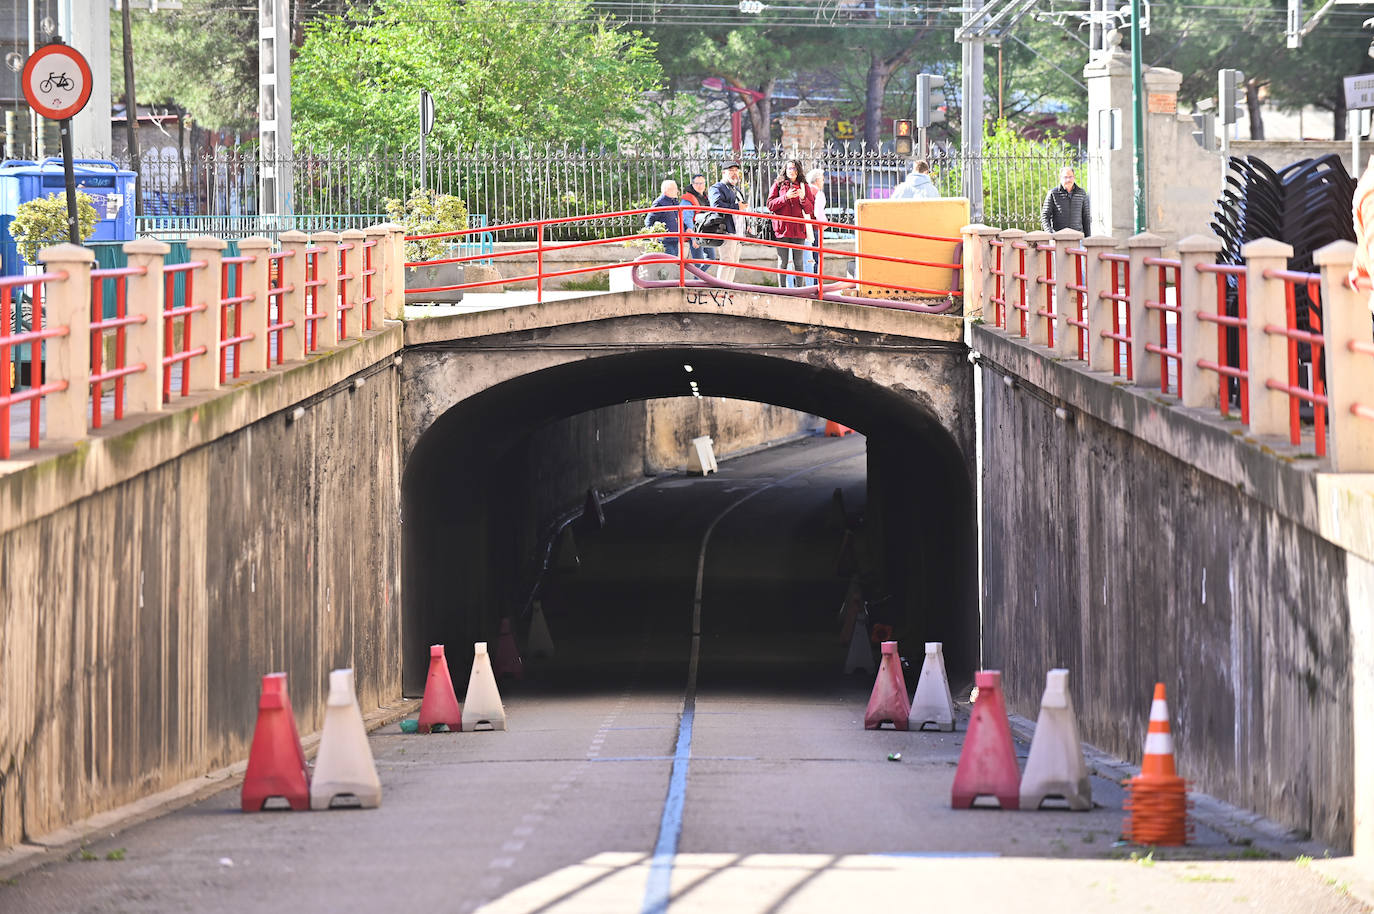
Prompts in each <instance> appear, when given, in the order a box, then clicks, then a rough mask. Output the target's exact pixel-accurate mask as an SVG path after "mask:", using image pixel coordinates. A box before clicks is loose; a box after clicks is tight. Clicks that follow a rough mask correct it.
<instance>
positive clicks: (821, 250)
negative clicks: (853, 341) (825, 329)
mask: <svg viewBox="0 0 1374 914" xmlns="http://www.w3.org/2000/svg"><path fill="white" fill-rule="evenodd" d="M824 221H825V216H824V215H822V216H821V219H820V220H819V221H818V222H817V223H816V300H817V301H820V300H822V299H824V298H825V226H824V225H822V224H821V223H822V222H824ZM964 257H965V258H967V257H968V245H967V244H966V245H964ZM802 262H803V263H805V262H806V259H805V258H802ZM965 295H967V293H965ZM966 300H967V299H966Z"/></svg>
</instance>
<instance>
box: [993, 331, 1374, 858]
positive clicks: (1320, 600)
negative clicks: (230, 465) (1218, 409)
mask: <svg viewBox="0 0 1374 914" xmlns="http://www.w3.org/2000/svg"><path fill="white" fill-rule="evenodd" d="M973 345H974V348H975V349H977V350H979V351H980V352H981V353H982V354H983V357H984V358H983V365H984V366H985V370H984V372H983V383H982V391H983V392H982V403H983V406H982V408H983V426H982V429H983V431H982V445H983V466H982V486H983V507H982V521H983V563H984V590H983V594H982V605H983V636H984V663H985V665H986V666H987V667H989V668H994V669H998V668H1000V669H1001V670H1003V674H1004V681H1005V683H1006V687H1007V696H1008V701H1009V704H1010V706H1011V707H1012V708H1013V709H1015V710H1016V711H1017V712H1019V713H1021V714H1024V715H1026V716H1028V717H1034V716H1035V714H1036V709H1037V708H1038V704H1039V699H1040V695H1041V691H1042V689H1043V687H1044V677H1045V672H1046V670H1048V669H1050V668H1052V667H1055V666H1065V667H1068V668H1069V669H1070V670H1071V671H1072V680H1071V681H1072V683H1073V689H1074V692H1075V702H1076V704H1077V706H1078V712H1079V715H1080V722H1081V726H1082V731H1083V738H1084V739H1085V740H1087V741H1089V742H1092V743H1094V744H1096V745H1098V746H1100V747H1101V748H1103V749H1105V750H1107V751H1108V752H1111V753H1114V754H1116V755H1119V756H1121V757H1123V758H1127V759H1130V760H1133V761H1136V762H1139V760H1140V757H1141V751H1142V746H1143V743H1144V737H1145V728H1146V723H1147V719H1148V712H1149V706H1150V694H1151V689H1152V687H1153V685H1154V683H1155V682H1156V681H1157V680H1158V681H1163V682H1164V683H1165V684H1166V685H1167V687H1168V689H1169V698H1170V711H1171V713H1172V718H1173V732H1174V737H1175V746H1176V751H1177V759H1178V766H1179V770H1180V773H1181V774H1182V775H1183V776H1184V777H1186V778H1188V779H1189V780H1191V781H1192V782H1193V783H1194V784H1195V786H1196V787H1197V788H1198V789H1200V790H1203V791H1205V792H1207V793H1210V794H1213V795H1215V796H1218V797H1221V798H1223V799H1225V800H1228V801H1230V802H1232V803H1236V804H1238V805H1241V806H1243V807H1246V808H1250V809H1254V810H1257V811H1259V812H1260V813H1262V814H1264V815H1266V816H1268V817H1270V818H1273V819H1275V820H1277V821H1280V822H1283V823H1286V824H1289V825H1291V826H1293V827H1294V828H1296V829H1299V830H1301V831H1306V832H1309V833H1310V834H1311V835H1312V836H1313V837H1315V838H1318V839H1320V840H1322V841H1324V842H1328V843H1330V844H1333V845H1335V846H1337V847H1346V848H1348V847H1349V846H1350V845H1351V840H1352V831H1353V827H1354V824H1353V820H1354V812H1355V810H1354V808H1353V807H1354V801H1353V800H1352V797H1353V796H1354V794H1355V783H1354V780H1355V779H1354V770H1355V765H1354V738H1353V736H1352V728H1353V727H1354V726H1355V720H1354V716H1353V714H1352V701H1353V700H1354V698H1355V697H1356V694H1357V690H1356V688H1355V678H1356V676H1357V673H1355V672H1352V670H1354V668H1355V667H1356V666H1357V664H1356V663H1355V661H1356V659H1357V658H1356V657H1355V656H1354V655H1353V653H1352V651H1353V646H1352V638H1351V626H1352V612H1353V611H1355V610H1359V611H1360V612H1363V613H1366V614H1367V612H1368V608H1367V607H1364V608H1361V607H1358V606H1357V605H1356V604H1355V603H1354V602H1353V601H1354V600H1356V599H1358V597H1357V595H1358V594H1361V593H1365V592H1367V586H1368V585H1367V583H1366V584H1364V585H1361V584H1360V583H1359V582H1360V580H1363V579H1362V578H1360V575H1361V573H1362V572H1361V569H1367V568H1368V564H1367V558H1368V556H1364V557H1360V555H1359V553H1360V552H1363V551H1364V550H1365V549H1366V548H1367V547H1368V541H1367V534H1368V531H1365V532H1364V533H1363V534H1361V533H1359V532H1358V531H1353V530H1350V529H1348V528H1347V529H1345V530H1344V531H1340V530H1336V529H1335V528H1334V527H1333V525H1332V522H1331V519H1332V511H1331V510H1330V506H1331V505H1333V504H1336V503H1338V502H1340V501H1341V500H1342V499H1349V498H1363V499H1364V500H1366V501H1367V500H1368V499H1369V497H1370V496H1369V494H1368V493H1365V494H1363V495H1361V494H1359V493H1357V492H1353V491H1344V492H1337V493H1333V491H1332V490H1333V487H1334V488H1336V489H1339V488H1340V487H1342V486H1343V485H1344V484H1345V483H1344V481H1343V480H1342V477H1331V476H1327V475H1325V474H1322V473H1320V472H1318V469H1319V465H1318V463H1317V461H1315V460H1312V459H1307V460H1303V459H1301V458H1300V457H1297V456H1289V455H1287V454H1284V453H1282V452H1281V453H1279V454H1278V455H1277V459H1276V453H1275V450H1274V449H1272V448H1271V447H1269V446H1267V445H1265V444H1263V443H1259V442H1250V441H1247V440H1246V439H1245V438H1244V437H1242V435H1241V431H1242V430H1241V429H1240V428H1238V426H1237V423H1235V422H1231V423H1226V422H1222V421H1221V420H1220V419H1211V418H1208V417H1206V416H1204V415H1202V414H1200V413H1190V412H1185V411H1183V410H1180V409H1177V408H1173V407H1169V406H1167V405H1162V404H1161V403H1160V402H1157V401H1156V399H1155V397H1154V395H1152V394H1151V393H1150V392H1149V391H1147V390H1141V389H1139V388H1133V387H1130V386H1128V385H1124V384H1113V383H1111V382H1112V381H1113V379H1112V378H1111V377H1108V376H1102V375H1097V374H1094V373H1092V372H1088V371H1086V370H1084V369H1082V368H1080V367H1078V366H1077V365H1073V364H1068V363H1061V362H1057V361H1055V360H1053V359H1051V358H1048V357H1046V356H1045V355H1044V354H1042V353H1041V352H1039V351H1035V350H1032V349H1031V348H1030V347H1027V346H1024V345H1020V344H1017V343H1012V342H1010V341H1008V340H1007V338H1006V337H1005V336H1004V335H1003V334H1002V333H1001V332H1000V331H996V330H991V329H988V328H986V327H976V328H974V332H973ZM1003 375H1011V376H1014V377H1016V378H1018V379H1019V380H1018V381H1017V384H1016V386H1014V387H1013V386H1007V385H1005V384H1003V383H1001V379H1002V376H1003ZM1056 407H1063V408H1065V409H1067V410H1068V413H1069V419H1068V421H1065V420H1062V419H1060V418H1058V417H1057V416H1056V414H1055V409H1056ZM1356 482H1358V480H1356ZM1353 507H1354V506H1353V505H1350V504H1349V502H1347V508H1353ZM1336 513H1341V512H1336ZM1343 513H1344V516H1345V518H1346V520H1345V523H1349V518H1350V517H1351V516H1355V517H1358V516H1360V512H1359V511H1358V510H1346V511H1345V512H1343ZM1364 516H1365V517H1369V516H1370V514H1369V513H1368V512H1365V513H1364ZM1357 618H1360V617H1358V616H1357ZM1361 624H1363V625H1367V621H1366V622H1364V623H1361ZM1364 666H1365V667H1367V666H1368V661H1367V659H1366V660H1365V661H1364ZM1364 701H1365V703H1366V704H1367V703H1368V697H1367V695H1366V697H1365V698H1364Z"/></svg>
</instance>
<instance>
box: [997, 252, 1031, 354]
mask: <svg viewBox="0 0 1374 914" xmlns="http://www.w3.org/2000/svg"><path fill="white" fill-rule="evenodd" d="M1001 237H1002V301H1003V302H1004V303H1005V305H1004V306H1003V308H1002V324H1001V326H1002V328H1003V329H1004V330H1006V331H1007V335H1008V336H1025V335H1026V334H1025V328H1024V327H1023V326H1022V321H1023V320H1024V313H1023V312H1021V311H1018V310H1017V307H1018V306H1019V305H1020V304H1021V296H1022V295H1024V294H1025V292H1026V284H1025V282H1024V281H1023V280H1022V279H1020V278H1019V276H1020V275H1024V273H1025V271H1024V270H1022V269H1021V258H1022V255H1023V254H1024V253H1025V252H1024V251H1022V250H1021V249H1020V248H1019V247H1017V245H1021V244H1024V243H1025V240H1026V233H1025V232H1023V231H1021V230H1020V229H1003V230H1002V235H1001Z"/></svg>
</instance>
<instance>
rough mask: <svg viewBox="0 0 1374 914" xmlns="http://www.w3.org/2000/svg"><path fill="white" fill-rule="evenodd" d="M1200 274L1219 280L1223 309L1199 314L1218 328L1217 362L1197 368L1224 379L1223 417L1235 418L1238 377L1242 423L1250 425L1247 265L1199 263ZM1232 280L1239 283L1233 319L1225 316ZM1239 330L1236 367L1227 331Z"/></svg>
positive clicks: (1219, 300) (1220, 400)
mask: <svg viewBox="0 0 1374 914" xmlns="http://www.w3.org/2000/svg"><path fill="white" fill-rule="evenodd" d="M1197 269H1198V272H1199V273H1213V274H1215V275H1216V278H1217V303H1218V306H1219V307H1221V308H1222V309H1223V311H1219V312H1218V313H1215V314H1212V313H1209V312H1206V311H1199V312H1198V315H1197V319H1198V320H1199V321H1204V322H1207V323H1213V324H1216V325H1217V359H1218V360H1219V361H1212V360H1210V359H1199V360H1198V363H1197V367H1199V368H1203V369H1206V370H1207V371H1215V372H1216V373H1217V374H1218V375H1219V376H1220V381H1219V383H1220V392H1219V395H1218V399H1217V403H1218V406H1219V407H1220V409H1221V414H1222V415H1223V416H1229V415H1231V393H1230V380H1229V379H1232V378H1234V379H1235V380H1236V382H1237V383H1238V385H1239V387H1240V421H1241V423H1242V424H1243V425H1249V424H1250V384H1249V381H1250V369H1249V356H1248V355H1247V354H1246V346H1247V341H1246V338H1247V336H1248V334H1247V332H1246V329H1245V328H1246V320H1247V318H1246V307H1245V266H1244V265H1239V264H1224V263H1203V264H1198V267H1197ZM1228 277H1229V278H1234V279H1235V280H1236V304H1237V311H1236V315H1235V316H1234V317H1232V316H1231V315H1228V314H1226V313H1224V308H1225V304H1224V303H1225V301H1226V288H1227V285H1228V282H1227V280H1228ZM1228 328H1229V329H1231V330H1234V331H1236V333H1237V334H1238V337H1239V340H1240V346H1239V349H1238V350H1237V358H1236V364H1235V365H1232V364H1230V362H1229V360H1228V359H1227V352H1228V348H1227V345H1226V331H1227V329H1228Z"/></svg>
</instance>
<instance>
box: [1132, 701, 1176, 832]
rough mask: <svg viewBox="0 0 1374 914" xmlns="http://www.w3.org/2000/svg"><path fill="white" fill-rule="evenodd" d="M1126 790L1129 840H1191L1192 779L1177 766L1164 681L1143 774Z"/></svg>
mask: <svg viewBox="0 0 1374 914" xmlns="http://www.w3.org/2000/svg"><path fill="white" fill-rule="evenodd" d="M1126 791H1127V793H1128V794H1129V796H1128V797H1127V799H1126V803H1125V809H1126V811H1127V812H1128V813H1129V815H1128V816H1127V817H1126V825H1125V832H1126V839H1127V840H1129V841H1131V842H1133V843H1135V844H1149V845H1156V846H1160V845H1163V846H1177V845H1181V844H1187V843H1188V839H1189V837H1190V834H1189V827H1190V826H1189V823H1188V783H1187V782H1186V781H1184V780H1183V778H1181V777H1179V776H1178V772H1177V771H1176V770H1175V768H1174V737H1173V734H1171V733H1170V732H1169V703H1168V701H1167V700H1166V699H1165V695H1164V683H1162V682H1157V683H1155V697H1154V701H1153V702H1151V704H1150V727H1149V730H1148V732H1147V733H1146V734H1145V758H1144V760H1143V761H1142V762H1141V763H1140V774H1139V775H1137V776H1136V777H1133V778H1131V779H1130V780H1129V781H1127V782H1126Z"/></svg>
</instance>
